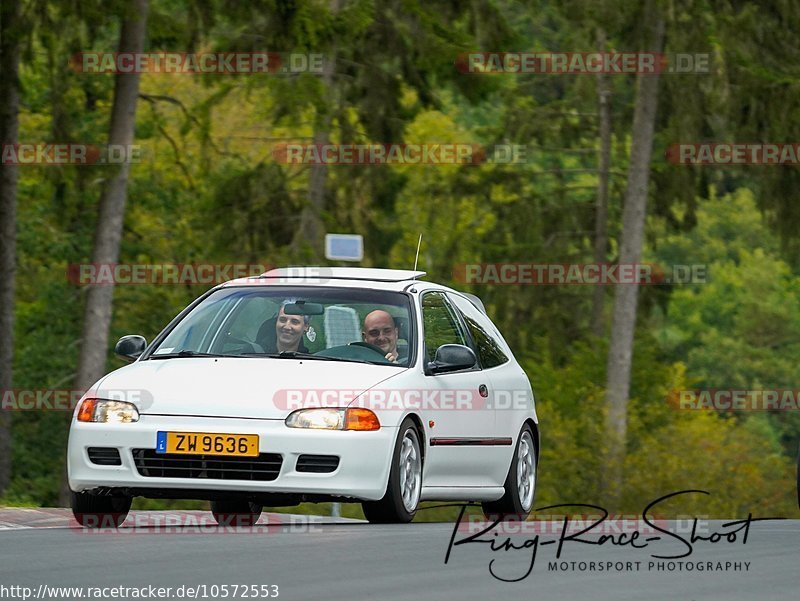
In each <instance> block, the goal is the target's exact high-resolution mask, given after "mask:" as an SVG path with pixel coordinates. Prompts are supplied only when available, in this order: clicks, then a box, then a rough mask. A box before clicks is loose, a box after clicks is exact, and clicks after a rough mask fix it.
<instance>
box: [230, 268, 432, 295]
mask: <svg viewBox="0 0 800 601" xmlns="http://www.w3.org/2000/svg"><path fill="white" fill-rule="evenodd" d="M424 275H425V272H424V271H412V270H406V269H373V268H367V267H281V268H278V269H272V270H270V271H266V272H264V273H262V274H261V275H259V276H255V277H248V278H237V279H235V280H229V281H227V282H225V283H224V284H222V286H224V287H228V286H241V285H243V284H244V285H248V286H252V285H258V284H263V285H265V286H274V285H276V284H286V285H297V286H326V285H327V286H330V285H335V286H354V285H355V286H359V287H363V286H364V284H365V283H369V285H370V287H377V288H382V289H387V290H402V289H403V288H405V287H406V286H407V285H408V284H413V283H414V282H416V281H418V280H419V278H421V277H423V276H424ZM376 284H377V285H376Z"/></svg>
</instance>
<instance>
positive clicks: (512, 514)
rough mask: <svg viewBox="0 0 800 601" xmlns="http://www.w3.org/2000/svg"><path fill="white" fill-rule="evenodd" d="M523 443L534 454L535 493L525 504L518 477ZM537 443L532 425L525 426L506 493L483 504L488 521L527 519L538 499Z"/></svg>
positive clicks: (510, 470) (512, 461) (519, 439)
mask: <svg viewBox="0 0 800 601" xmlns="http://www.w3.org/2000/svg"><path fill="white" fill-rule="evenodd" d="M523 441H525V445H526V450H527V451H528V452H530V453H532V459H533V485H532V488H533V491H532V493H531V495H530V496H529V500H528V502H523V499H522V498H521V497H520V493H519V488H518V483H517V475H518V470H519V453H520V450H521V449H522V448H523ZM536 453H537V451H536V443H535V442H534V438H533V431H532V430H531V427H530V425H528V424H525V425H524V426H522V430H520V433H519V436H518V437H517V446H516V448H515V449H514V456H513V457H512V458H511V467H509V469H508V475H507V476H506V481H505V484H504V488H505V493H504V494H503V496H502V497H501V498H500V499H498V500H497V501H491V502H487V503H482V507H483V514H484V515H485V516H486V518H487V519H489V520H491V521H495V520H497V519H501V520H519V521H524V520H525V519H527V517H528V514H530V512H531V508H532V507H533V501H534V499H535V498H536V481H537V480H538V478H537V473H536V469H537V460H538V457H537V455H536Z"/></svg>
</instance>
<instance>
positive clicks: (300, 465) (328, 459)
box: [295, 455, 339, 474]
mask: <svg viewBox="0 0 800 601" xmlns="http://www.w3.org/2000/svg"><path fill="white" fill-rule="evenodd" d="M337 467H339V457H337V456H336V455H300V457H298V458H297V467H296V468H295V469H296V470H297V471H298V472H312V473H317V474H327V473H330V472H333V471H336V468H337Z"/></svg>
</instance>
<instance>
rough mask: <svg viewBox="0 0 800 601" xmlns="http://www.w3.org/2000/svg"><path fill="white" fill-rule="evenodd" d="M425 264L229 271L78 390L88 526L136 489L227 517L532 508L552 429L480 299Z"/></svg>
mask: <svg viewBox="0 0 800 601" xmlns="http://www.w3.org/2000/svg"><path fill="white" fill-rule="evenodd" d="M424 275H425V274H424V272H420V271H401V270H388V269H360V268H315V269H314V270H312V269H311V268H304V269H299V268H294V269H293V268H287V269H277V270H273V271H269V272H267V273H265V274H263V275H261V276H258V277H254V278H243V279H238V280H232V281H229V282H226V283H224V284H222V285H220V286H217V287H215V288H214V289H212V290H210V291H208V292H207V293H205V294H203V295H202V296H201V297H200V298H198V299H197V300H196V301H194V302H193V303H192V304H190V305H189V306H188V307H187V308H186V309H184V310H183V311H182V312H181V313H180V314H179V315H178V316H177V317H176V318H175V319H174V320H173V321H172V322H171V323H170V324H169V325H168V326H167V327H166V328H165V329H164V330H163V331H162V332H161V333H160V334H159V335H158V336H157V337H156V338H155V340H154V341H153V342H152V343H151V344H150V345H149V346H147V344H146V342H145V340H144V338H142V337H141V336H125V337H123V338H122V339H120V341H119V342H118V343H117V347H116V351H117V354H119V355H120V356H123V357H126V358H128V359H130V360H132V361H134V363H133V364H132V365H128V366H125V367H123V368H121V369H118V370H116V371H114V372H112V373H110V374H108V375H107V376H105V377H104V378H102V379H101V380H100V381H98V382H97V383H96V384H95V385H94V386H93V387H92V389H91V390H90V391H89V392H88V393H87V394H86V395H85V396H84V397H83V398H82V399H81V401H80V402H79V403H78V406H77V407H76V410H75V414H74V416H73V419H72V423H71V427H70V435H69V448H68V472H69V485H70V488H71V489H72V491H73V495H72V508H73V512H74V514H75V516H76V518H77V519H78V521H79V522H80V523H82V524H84V525H90V526H91V525H94V524H99V523H108V521H109V520H111V521H112V522H113V523H114V524H116V525H119V524H121V523H122V521H124V519H125V516H126V515H127V513H128V510H129V509H130V506H131V499H132V498H133V497H135V496H143V497H150V498H186V499H207V500H210V501H211V509H212V512H213V513H214V516H215V517H216V518H217V520H218V521H219V522H220V523H229V521H230V520H231V519H232V518H233V517H235V518H236V519H237V523H239V524H252V523H254V522H255V520H257V519H258V516H259V515H260V513H261V509H262V507H263V506H269V507H276V506H290V505H296V504H298V503H300V502H305V501H312V502H319V501H343V502H352V501H357V502H361V503H362V506H363V509H364V514H365V515H366V517H367V519H368V520H369V521H371V522H408V521H410V520H411V519H413V517H414V514H415V512H416V510H417V506H418V504H419V502H420V501H428V500H442V501H479V502H482V503H483V508H484V512H485V513H487V515H500V516H520V517H522V516H526V515H527V514H528V513H529V512H530V510H531V506H532V503H533V498H534V493H535V487H536V470H537V462H538V457H539V430H538V426H537V417H536V411H535V405H534V397H533V392H532V390H531V386H530V383H529V381H528V378H527V377H526V375H525V372H524V371H523V370H522V368H521V367H520V366H519V364H518V363H517V361H516V360H515V359H514V356H513V354H512V353H511V350H510V349H509V347H508V345H507V344H506V342H505V340H504V339H503V337H502V336H501V335H500V333H499V332H498V330H497V328H496V327H495V326H494V325H493V324H492V322H491V321H490V319H489V318H488V317H487V315H486V312H485V309H484V307H483V304H482V303H481V301H480V300H479V299H478V298H477V297H475V296H472V295H469V294H464V293H461V292H457V291H455V290H452V289H450V288H447V287H445V286H441V285H438V284H434V283H431V282H426V281H423V280H421V279H420V278H421V277H422V276H424Z"/></svg>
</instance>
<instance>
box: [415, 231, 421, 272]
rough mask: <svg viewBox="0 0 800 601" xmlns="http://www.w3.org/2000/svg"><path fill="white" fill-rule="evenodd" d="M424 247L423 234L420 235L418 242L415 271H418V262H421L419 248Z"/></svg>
mask: <svg viewBox="0 0 800 601" xmlns="http://www.w3.org/2000/svg"><path fill="white" fill-rule="evenodd" d="M420 246H422V234H420V235H419V241H418V242H417V256H416V257H414V271H416V270H417V261H419V247H420Z"/></svg>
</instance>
